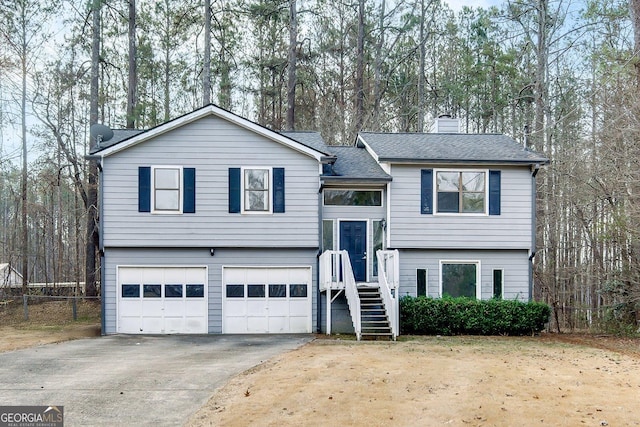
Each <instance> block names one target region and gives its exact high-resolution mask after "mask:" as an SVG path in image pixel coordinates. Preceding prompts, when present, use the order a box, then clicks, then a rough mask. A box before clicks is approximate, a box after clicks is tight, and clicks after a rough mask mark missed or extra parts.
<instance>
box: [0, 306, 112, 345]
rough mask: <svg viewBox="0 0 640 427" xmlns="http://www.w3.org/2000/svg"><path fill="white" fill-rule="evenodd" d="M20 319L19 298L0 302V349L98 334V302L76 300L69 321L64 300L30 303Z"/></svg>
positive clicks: (68, 307) (21, 313) (68, 311)
mask: <svg viewBox="0 0 640 427" xmlns="http://www.w3.org/2000/svg"><path fill="white" fill-rule="evenodd" d="M28 313H29V316H28V317H29V319H28V320H25V319H24V307H23V305H22V301H20V300H16V301H10V302H8V301H4V304H2V305H0V352H3V351H12V350H18V349H21V348H27V347H33V346H36V345H42V344H51V343H56V342H62V341H68V340H72V339H78V338H87V337H95V336H99V335H100V303H98V302H95V301H89V300H86V301H80V302H78V305H77V320H76V321H74V320H73V309H72V304H71V302H70V301H68V300H62V301H52V302H44V303H33V304H29V306H28Z"/></svg>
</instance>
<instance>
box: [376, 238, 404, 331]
mask: <svg viewBox="0 0 640 427" xmlns="http://www.w3.org/2000/svg"><path fill="white" fill-rule="evenodd" d="M376 256H377V257H378V283H379V285H380V295H381V296H382V301H383V302H384V306H385V307H386V309H387V314H388V315H389V323H390V324H391V334H392V338H393V340H394V341H395V339H396V337H397V336H398V334H399V333H400V305H399V302H398V286H399V284H400V277H399V276H400V270H399V268H398V267H399V253H398V251H397V250H393V251H382V250H379V251H377V252H376ZM392 290H393V291H392Z"/></svg>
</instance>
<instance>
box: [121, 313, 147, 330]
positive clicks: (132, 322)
mask: <svg viewBox="0 0 640 427" xmlns="http://www.w3.org/2000/svg"><path fill="white" fill-rule="evenodd" d="M119 326H120V331H119V332H120V333H123V334H135V333H140V328H141V327H142V319H141V317H140V316H123V317H121V318H120V323H119Z"/></svg>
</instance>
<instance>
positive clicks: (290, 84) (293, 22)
mask: <svg viewBox="0 0 640 427" xmlns="http://www.w3.org/2000/svg"><path fill="white" fill-rule="evenodd" d="M297 48H298V17H297V12H296V0H289V69H288V76H287V77H288V79H287V125H286V126H287V130H294V129H295V109H296V62H297Z"/></svg>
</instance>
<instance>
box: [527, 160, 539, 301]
mask: <svg viewBox="0 0 640 427" xmlns="http://www.w3.org/2000/svg"><path fill="white" fill-rule="evenodd" d="M539 171H540V165H539V164H535V165H534V166H533V171H532V173H531V219H532V221H531V249H530V250H529V301H533V258H535V256H536V226H537V223H538V219H537V215H536V195H537V187H536V175H538V172H539Z"/></svg>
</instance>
